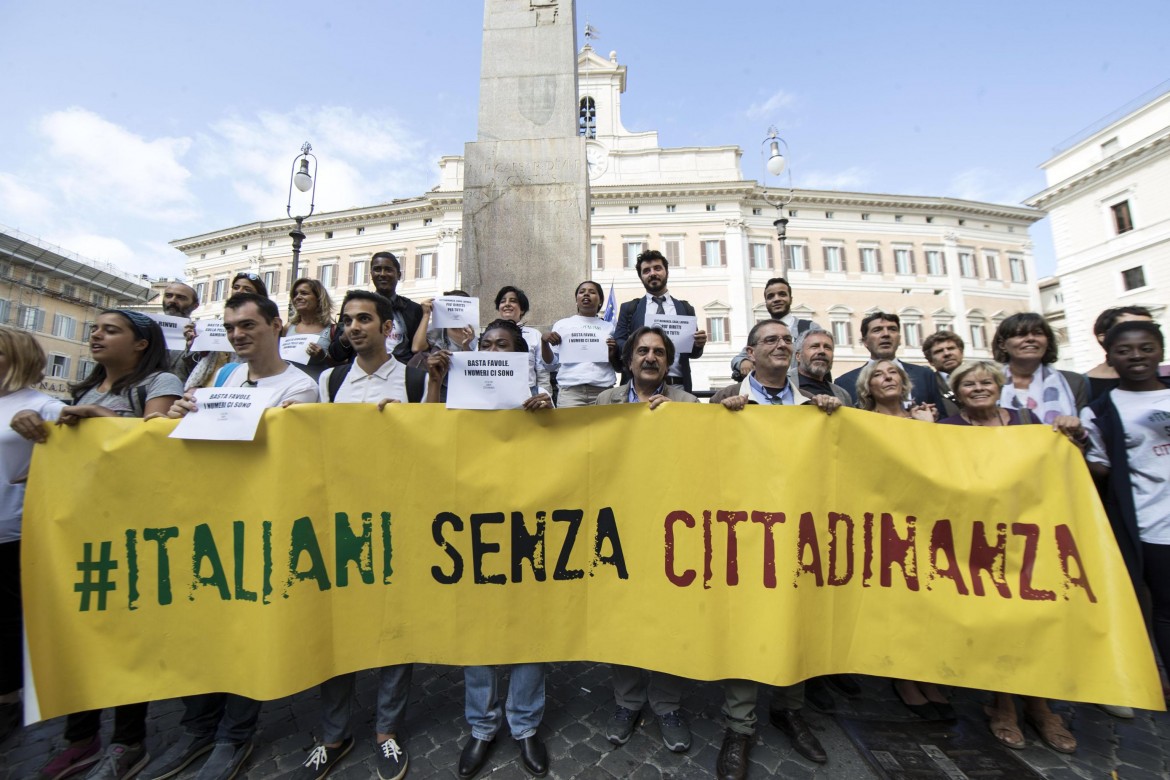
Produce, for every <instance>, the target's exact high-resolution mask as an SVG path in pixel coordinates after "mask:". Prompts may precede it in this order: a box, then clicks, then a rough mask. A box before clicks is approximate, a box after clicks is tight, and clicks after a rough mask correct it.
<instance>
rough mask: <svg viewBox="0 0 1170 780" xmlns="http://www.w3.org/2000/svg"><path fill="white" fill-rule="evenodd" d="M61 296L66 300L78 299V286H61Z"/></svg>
mask: <svg viewBox="0 0 1170 780" xmlns="http://www.w3.org/2000/svg"><path fill="white" fill-rule="evenodd" d="M61 294H62V295H64V296H65V297H66V298H76V297H77V286H76V285H73V284H66V285H62V286H61Z"/></svg>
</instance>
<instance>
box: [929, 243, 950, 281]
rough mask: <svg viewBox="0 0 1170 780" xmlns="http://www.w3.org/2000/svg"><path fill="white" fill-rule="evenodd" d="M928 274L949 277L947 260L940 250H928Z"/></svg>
mask: <svg viewBox="0 0 1170 780" xmlns="http://www.w3.org/2000/svg"><path fill="white" fill-rule="evenodd" d="M926 273H928V274H930V275H931V276H946V275H947V260H946V258H945V257H944V256H943V253H942V252H940V251H939V250H937V249H928V250H926Z"/></svg>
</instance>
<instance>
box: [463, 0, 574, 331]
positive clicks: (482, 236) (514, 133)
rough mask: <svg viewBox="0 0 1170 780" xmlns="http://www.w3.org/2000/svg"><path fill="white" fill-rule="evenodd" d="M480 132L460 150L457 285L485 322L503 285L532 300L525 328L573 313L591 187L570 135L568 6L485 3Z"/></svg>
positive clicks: (549, 0)
mask: <svg viewBox="0 0 1170 780" xmlns="http://www.w3.org/2000/svg"><path fill="white" fill-rule="evenodd" d="M484 5H485V9H484V23H483V65H482V70H481V73H480V82H479V131H478V134H477V140H476V141H474V142H473V143H469V144H467V146H466V149H465V151H464V158H463V159H464V167H463V258H462V262H461V265H460V271H461V277H462V282H461V283H462V285H463V288H464V289H466V290H467V291H468V292H470V293H471V294H472V295H475V296H478V297H479V298H480V299H481V300H482V301H483V308H482V310H483V311H485V314H484V320H485V321H487V320H490V319H491V318H492V317H491V316H489V315H488V314H487V312H491V311H492V308H491V302H492V300H493V298H494V297H495V295H496V292H497V291H498V290H499V289H500V288H501V287H503V286H504V285H507V284H511V285H515V286H517V287H520V288H522V289H523V290H524V291H525V292H526V293H527V294H528V297H529V299H530V301H531V302H532V309H531V311H530V312H529V313H528V317H527V320H526V322H527V323H528V324H531V325H533V326H535V327H548V326H549V325H551V324H552V323H553V322H555V321H556V320H557V319H560V318H561V317H567V316H569V315H571V314H575V313H576V309H575V308H574V303H573V300H574V299H573V290H574V289H575V288H576V286H577V284H578V283H579V282H581V281H582V280H584V279H586V278H588V275H589V178H588V175H587V171H586V167H585V141H584V139H583V138H581V137H580V136H579V135H578V134H577V116H578V104H577V45H576V24H575V19H574V6H573V0H486V1H485V4H484Z"/></svg>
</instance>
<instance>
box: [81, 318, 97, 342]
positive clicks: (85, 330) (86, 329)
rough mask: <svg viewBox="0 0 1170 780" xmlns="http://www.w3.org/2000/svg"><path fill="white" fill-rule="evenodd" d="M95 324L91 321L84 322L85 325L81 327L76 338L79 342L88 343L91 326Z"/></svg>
mask: <svg viewBox="0 0 1170 780" xmlns="http://www.w3.org/2000/svg"><path fill="white" fill-rule="evenodd" d="M96 324H97V323H96V322H93V321H92V320H86V321H85V324H84V325H82V326H81V334H80V335H78V337H77V338H78V339H79V340H80V341H89V334H90V333H93V326H94V325H96Z"/></svg>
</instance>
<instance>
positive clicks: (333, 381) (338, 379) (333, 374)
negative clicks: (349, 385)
mask: <svg viewBox="0 0 1170 780" xmlns="http://www.w3.org/2000/svg"><path fill="white" fill-rule="evenodd" d="M352 367H353V363H342V364H341V365H340V366H336V367H335V368H334V369H333V370H332V371H330V372H329V381H328V383H327V384H326V389H327V390H328V391H329V403H333V400H334V399H335V398H337V391H338V390H340V389H341V385H342V384H343V383H344V382H345V378H346V377H347V376H349V370H350V369H351V368H352Z"/></svg>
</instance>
